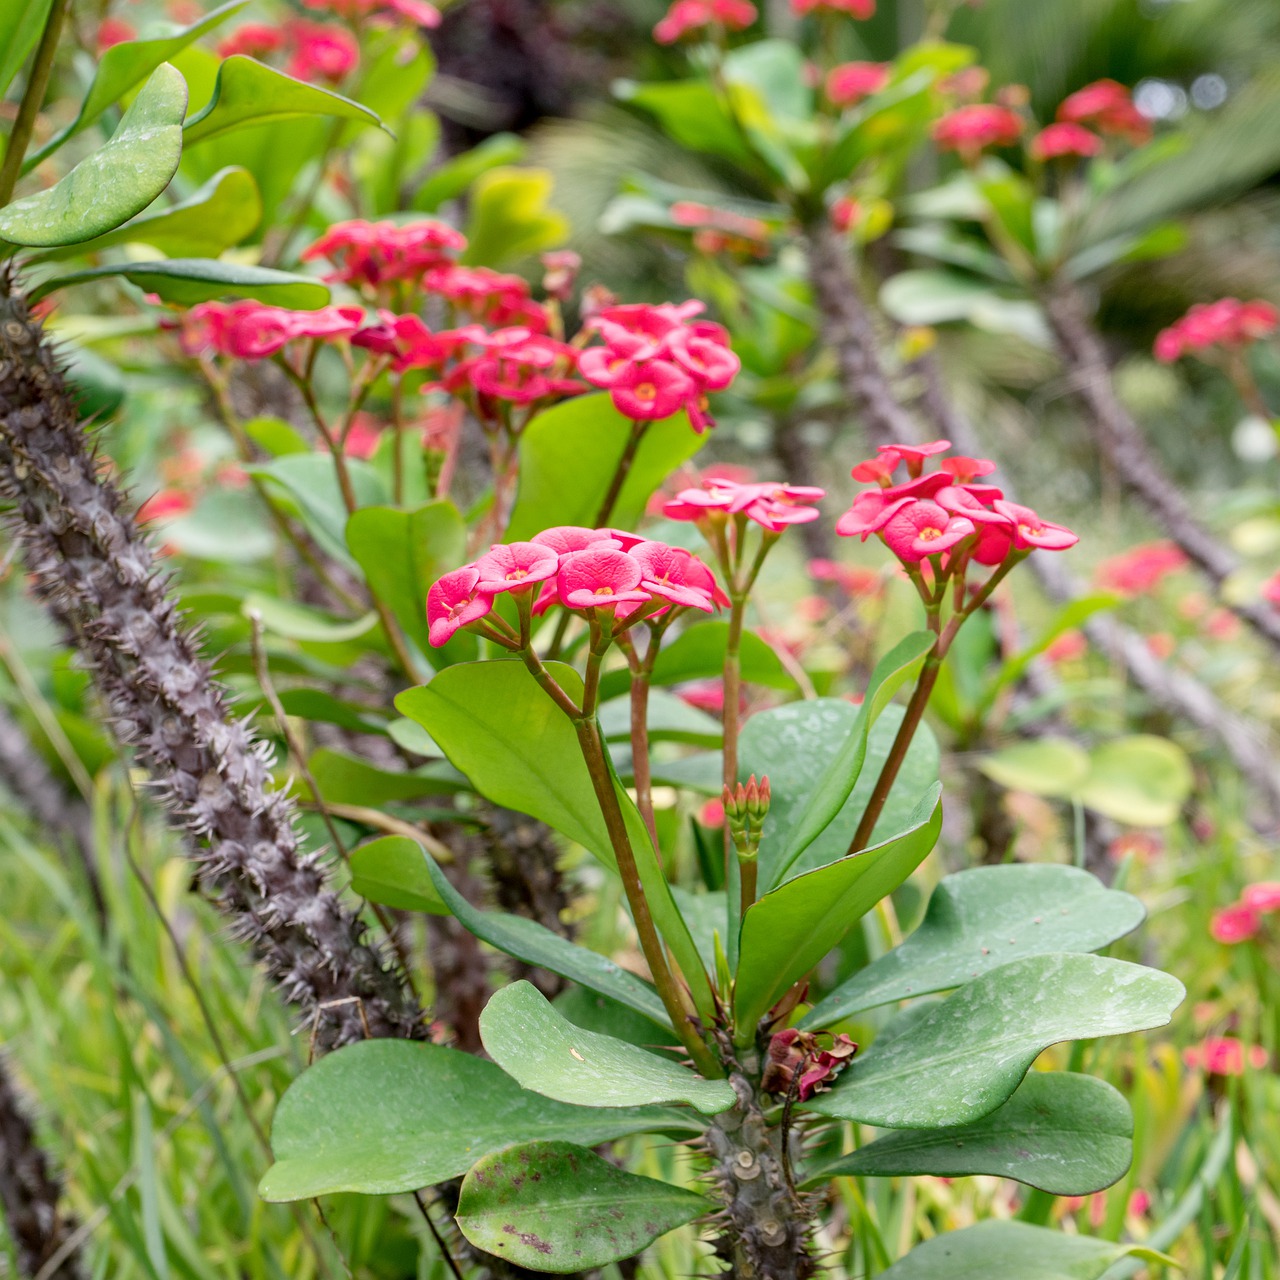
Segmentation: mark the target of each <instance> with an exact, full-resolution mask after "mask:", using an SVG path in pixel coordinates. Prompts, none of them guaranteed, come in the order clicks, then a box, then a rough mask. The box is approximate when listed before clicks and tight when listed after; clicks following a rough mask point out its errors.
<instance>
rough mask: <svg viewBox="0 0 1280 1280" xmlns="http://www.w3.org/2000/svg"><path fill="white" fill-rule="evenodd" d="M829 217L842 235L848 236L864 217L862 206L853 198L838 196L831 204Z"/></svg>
mask: <svg viewBox="0 0 1280 1280" xmlns="http://www.w3.org/2000/svg"><path fill="white" fill-rule="evenodd" d="M828 216H829V217H830V219H831V225H832V226H833V227H835V229H836V230H837V231H839V232H840V234H841V235H848V233H849V232H850V231H852V230H853V228H854V227H856V226H857V225H858V219H859V218H861V217H862V205H861V204H859V203H858V201H857V200H855V199H854V198H853V197H852V196H838V197H837V198H836V199H835V200H833V201H832V202H831V208H830V210H829V211H828Z"/></svg>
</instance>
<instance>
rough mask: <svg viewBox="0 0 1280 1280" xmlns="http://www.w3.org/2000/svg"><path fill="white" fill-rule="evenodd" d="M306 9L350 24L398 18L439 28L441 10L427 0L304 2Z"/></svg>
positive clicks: (308, 0) (315, 0)
mask: <svg viewBox="0 0 1280 1280" xmlns="http://www.w3.org/2000/svg"><path fill="white" fill-rule="evenodd" d="M302 6H303V8H304V9H320V10H323V11H324V12H326V13H335V14H337V15H338V17H340V18H346V19H347V21H348V22H357V21H359V20H360V19H361V18H368V17H389V16H390V15H392V14H394V15H395V16H396V17H399V18H404V19H406V20H407V21H409V22H416V23H417V24H418V25H419V26H420V27H438V26H439V25H440V10H439V9H437V8H436V7H435V5H433V4H428V3H427V0H302Z"/></svg>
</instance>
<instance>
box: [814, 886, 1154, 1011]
mask: <svg viewBox="0 0 1280 1280" xmlns="http://www.w3.org/2000/svg"><path fill="white" fill-rule="evenodd" d="M1145 915H1146V911H1145V908H1144V907H1143V905H1142V903H1141V902H1139V901H1138V899H1137V898H1135V897H1133V896H1132V895H1131V894H1128V893H1120V892H1118V891H1116V890H1114V889H1108V888H1107V887H1106V886H1105V885H1103V884H1102V883H1101V881H1099V880H1098V879H1097V878H1096V877H1094V876H1091V875H1090V874H1089V873H1088V872H1087V871H1080V870H1078V869H1077V868H1076V867H1054V866H1007V867H973V868H971V869H970V870H968V871H959V872H957V873H956V874H955V875H951V876H947V877H946V879H945V880H943V881H942V882H941V883H940V884H939V885H938V887H937V888H936V889H935V890H934V891H933V896H932V897H931V898H930V899H929V909H928V911H926V912H925V917H924V919H923V920H922V921H921V922H920V927H919V928H918V929H917V930H916V931H915V933H913V934H912V935H911V936H910V937H909V938H907V940H906V941H905V942H903V943H902V944H901V945H900V946H897V947H895V948H894V949H893V950H892V951H889V952H887V953H886V954H885V955H883V956H881V957H880V958H879V959H878V960H874V961H872V963H871V964H869V965H867V967H866V968H865V969H863V970H861V971H860V972H858V973H856V974H854V976H853V977H852V978H850V979H849V981H848V982H846V983H843V984H842V985H841V986H840V987H838V988H837V989H836V990H835V991H833V992H832V993H831V994H830V995H829V996H827V997H826V998H825V999H824V1000H820V1001H819V1002H818V1003H817V1004H816V1005H814V1006H813V1008H812V1009H811V1010H810V1011H809V1012H808V1013H807V1014H805V1016H804V1018H803V1020H802V1021H801V1024H800V1025H801V1026H804V1027H828V1026H830V1025H831V1024H832V1023H834V1022H838V1021H839V1020H840V1019H841V1018H846V1017H848V1016H849V1014H851V1013H857V1012H859V1011H860V1010H862V1009H874V1008H875V1007H876V1006H877V1005H882V1004H888V1003H889V1002H890V1001H893V1000H905V999H907V998H908V997H910V996H922V995H927V994H929V993H930V992H932V991H945V990H946V989H947V988H949V987H958V986H960V985H961V984H962V983H965V982H968V981H970V979H972V978H975V977H977V976H978V975H979V974H982V973H985V972H987V971H988V970H991V969H996V968H999V967H1000V966H1001V965H1003V964H1008V963H1009V962H1010V961H1011V960H1018V959H1021V958H1022V957H1023V956H1031V955H1043V954H1046V953H1048V952H1052V951H1097V950H1099V949H1100V948H1102V947H1105V946H1106V945H1107V944H1108V943H1109V942H1114V941H1115V940H1116V939H1117V938H1122V937H1124V935H1125V934H1126V933H1130V932H1132V931H1133V930H1134V929H1136V928H1137V927H1138V926H1139V925H1140V924H1141V923H1142V921H1143V918H1144V916H1145Z"/></svg>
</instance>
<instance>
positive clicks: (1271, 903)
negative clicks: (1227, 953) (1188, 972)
mask: <svg viewBox="0 0 1280 1280" xmlns="http://www.w3.org/2000/svg"><path fill="white" fill-rule="evenodd" d="M1277 911H1280V882H1276V881H1274V880H1261V881H1259V882H1258V883H1257V884H1251V885H1249V886H1248V887H1247V888H1246V889H1245V891H1244V892H1243V893H1242V894H1241V895H1240V898H1239V900H1238V901H1237V902H1233V903H1232V904H1231V906H1229V907H1223V908H1222V910H1221V911H1215V912H1214V913H1213V920H1212V921H1211V922H1210V924H1209V932H1210V933H1211V934H1212V935H1213V937H1214V939H1215V941H1217V942H1221V943H1225V944H1226V945H1227V946H1232V945H1234V944H1235V943H1237V942H1247V941H1248V940H1249V939H1250V938H1256V937H1257V936H1258V934H1259V933H1260V932H1261V930H1262V921H1263V917H1264V916H1269V915H1273V914H1274V913H1275V912H1277Z"/></svg>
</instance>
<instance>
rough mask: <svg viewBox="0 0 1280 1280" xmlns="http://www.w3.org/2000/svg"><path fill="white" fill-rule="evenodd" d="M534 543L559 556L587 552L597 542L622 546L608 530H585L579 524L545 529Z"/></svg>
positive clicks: (538, 534)
mask: <svg viewBox="0 0 1280 1280" xmlns="http://www.w3.org/2000/svg"><path fill="white" fill-rule="evenodd" d="M532 541H534V542H536V543H537V544H538V545H539V546H540V547H550V548H551V550H552V551H554V552H555V553H556V555H558V556H563V555H568V554H569V553H570V552H572V551H585V550H586V549H587V548H588V547H590V546H592V545H593V544H595V543H597V542H607V543H608V544H609V545H610V546H612V547H619V546H621V545H622V544H621V543H619V542H617V541H615V540H614V539H613V538H611V537H610V535H609V530H608V529H585V528H583V527H582V525H577V524H561V525H557V526H556V527H555V528H554V529H544V530H543V531H542V532H541V533H535V534H534V535H533V538H532Z"/></svg>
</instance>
